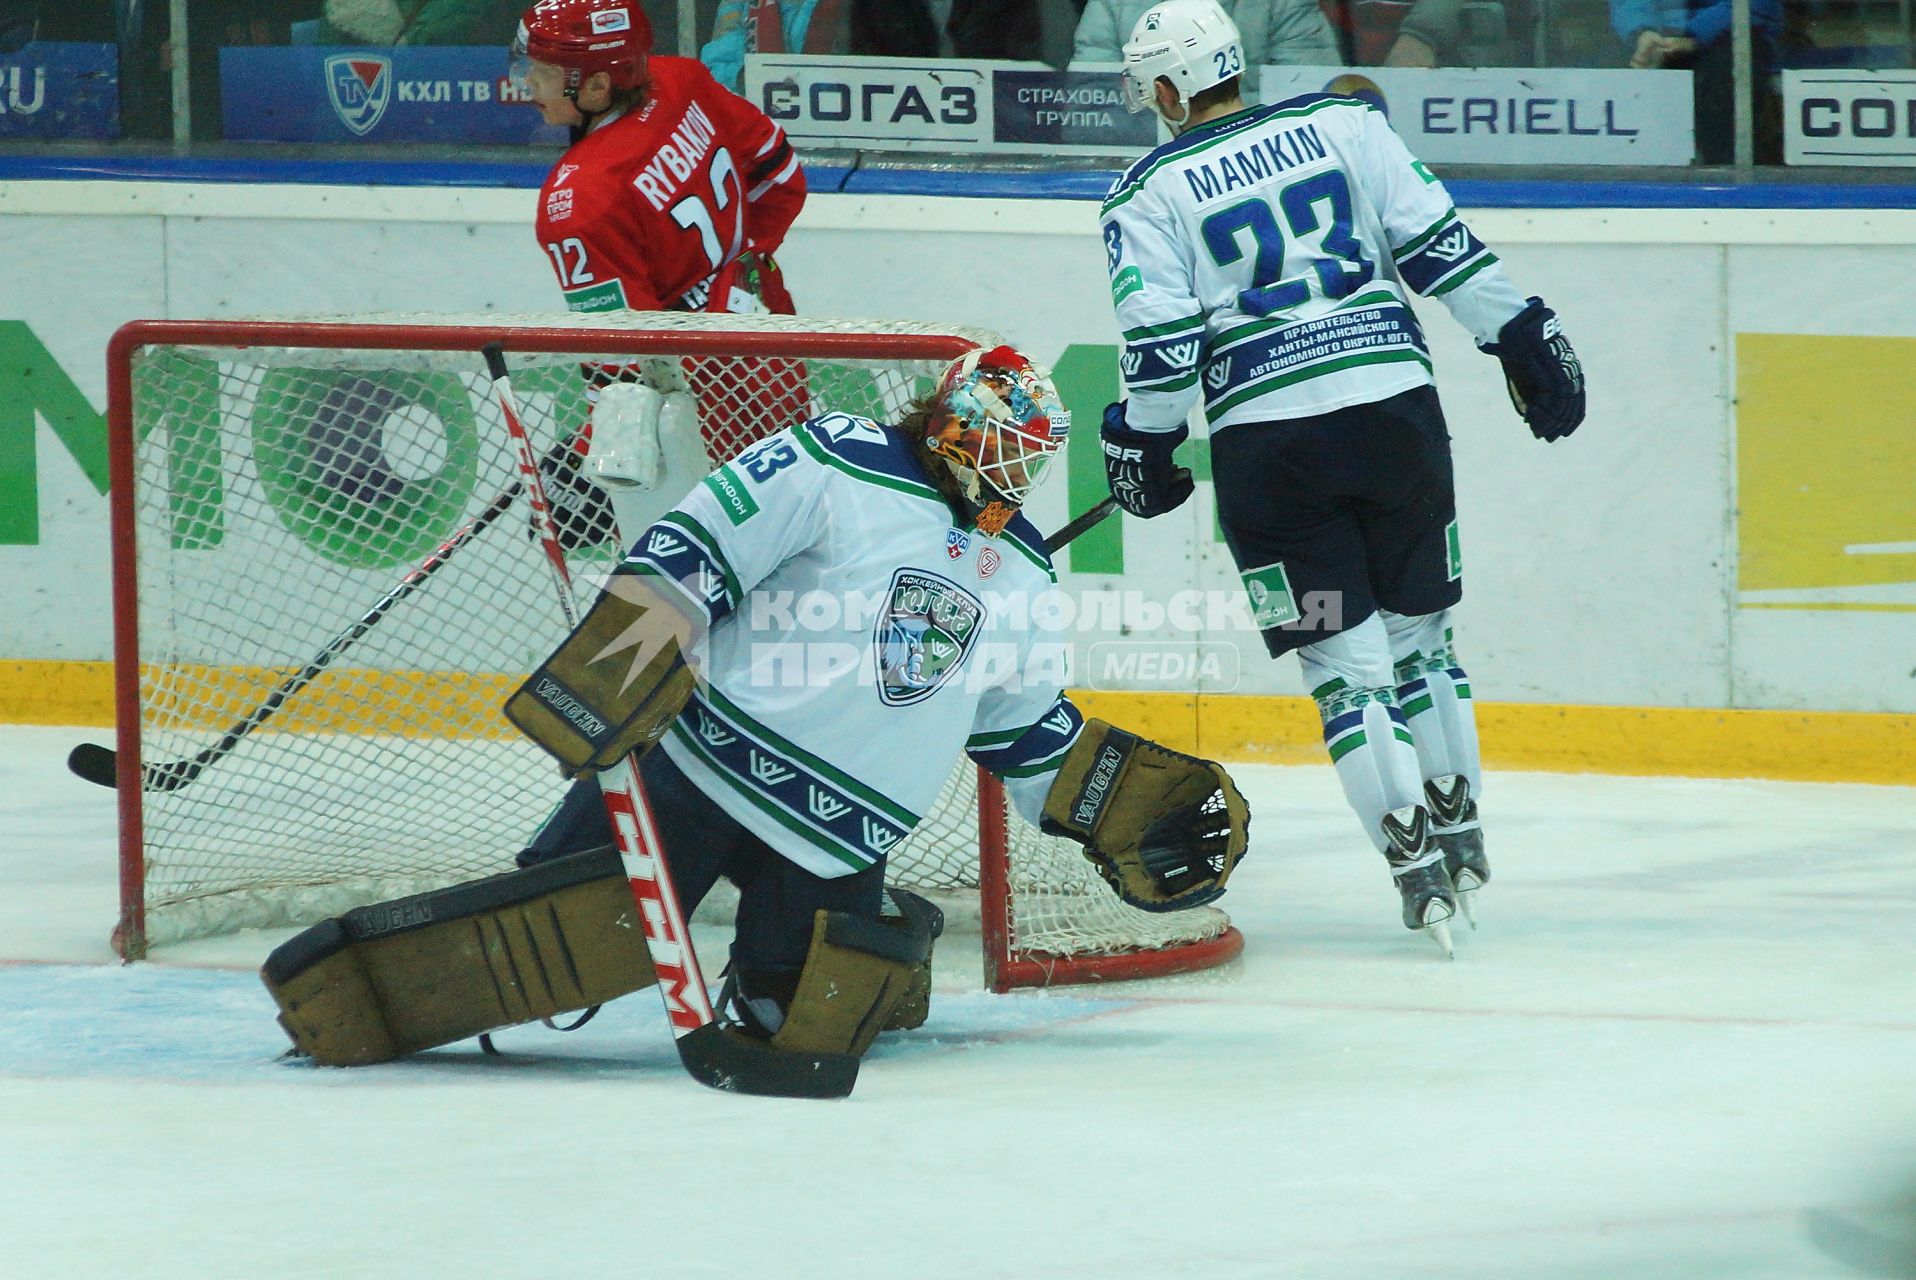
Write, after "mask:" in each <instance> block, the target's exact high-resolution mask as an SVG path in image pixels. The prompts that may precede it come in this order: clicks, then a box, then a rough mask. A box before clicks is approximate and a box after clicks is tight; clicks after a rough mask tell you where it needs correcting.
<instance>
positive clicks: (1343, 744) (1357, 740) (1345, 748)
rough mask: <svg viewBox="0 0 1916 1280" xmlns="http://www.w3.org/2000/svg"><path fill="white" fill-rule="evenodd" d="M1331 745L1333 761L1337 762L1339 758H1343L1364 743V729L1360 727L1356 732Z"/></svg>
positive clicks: (1333, 762)
mask: <svg viewBox="0 0 1916 1280" xmlns="http://www.w3.org/2000/svg"><path fill="white" fill-rule="evenodd" d="M1329 745H1330V749H1331V763H1332V764H1336V763H1337V762H1338V761H1339V760H1342V759H1343V758H1344V757H1345V756H1347V755H1349V754H1350V753H1351V752H1353V751H1355V750H1357V748H1359V747H1361V746H1363V745H1364V731H1363V730H1362V729H1359V730H1358V731H1357V732H1356V733H1352V734H1347V735H1346V736H1344V737H1342V738H1339V739H1338V740H1337V741H1336V742H1333V743H1331V744H1329Z"/></svg>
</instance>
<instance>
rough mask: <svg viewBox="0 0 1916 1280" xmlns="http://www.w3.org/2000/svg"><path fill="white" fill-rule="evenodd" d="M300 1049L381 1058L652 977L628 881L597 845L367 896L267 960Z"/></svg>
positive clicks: (327, 1060)
mask: <svg viewBox="0 0 1916 1280" xmlns="http://www.w3.org/2000/svg"><path fill="white" fill-rule="evenodd" d="M260 977H261V979H262V980H264V982H265V983H266V989H267V990H268V991H270V992H271V993H272V995H273V999H274V1000H275V1001H276V1002H277V1003H278V1005H279V1009H280V1014H279V1023H280V1026H281V1027H283V1028H284V1029H285V1031H286V1034H287V1035H288V1036H290V1037H291V1038H292V1041H293V1047H294V1049H295V1050H296V1051H297V1052H299V1053H301V1054H305V1055H307V1056H310V1057H311V1058H312V1059H313V1060H314V1061H315V1062H318V1063H320V1064H322V1065H324V1066H331V1067H356V1066H365V1065H367V1064H370V1063H375V1062H386V1061H389V1060H391V1059H393V1058H397V1057H401V1056H403V1055H405V1054H409V1053H417V1052H418V1051H420V1050H422V1049H431V1048H434V1047H436V1046H438V1045H442V1044H451V1043H452V1042H454V1041H456V1040H464V1039H467V1038H468V1037H471V1036H476V1035H479V1034H481V1033H482V1032H486V1031H493V1030H497V1029H498V1028H500V1027H510V1026H517V1025H518V1024H520V1023H524V1022H533V1021H536V1020H538V1019H540V1018H551V1017H556V1016H557V1015H559V1014H562V1013H569V1012H572V1011H573V1010H577V1009H586V1008H590V1007H592V1006H594V1005H600V1004H604V1003H605V1002H606V1001H608V1000H612V999H614V998H616V997H618V996H622V995H626V994H628V993H630V992H633V991H638V990H641V989H642V988H645V987H648V986H651V985H652V984H653V983H654V982H655V981H657V978H658V973H657V970H656V969H655V968H654V967H653V965H652V960H651V956H650V955H649V954H648V952H647V951H646V946H645V938H644V932H643V930H642V929H641V928H640V922H639V920H638V909H637V907H636V906H635V905H634V903H633V900H632V888H631V884H630V882H628V881H627V880H626V877H625V870H624V867H623V865H622V864H621V862H620V860H619V856H618V855H617V854H616V853H612V852H610V851H607V850H597V851H594V852H591V853H582V854H577V855H574V856H572V857H567V858H557V859H554V860H553V861H551V862H546V863H541V864H540V865H539V866H536V867H533V868H531V869H530V870H526V871H514V872H510V873H508V874H506V875H498V876H490V877H488V878H486V879H484V880H475V881H472V882H470V883H467V884H461V885H454V886H453V887H452V888H450V889H441V890H438V891H436V892H433V893H422V894H415V895H414V896H412V897H409V898H398V899H395V900H393V901H391V902H381V903H375V904H374V905H372V906H367V907H360V908H358V909H356V910H354V911H349V912H347V913H346V914H345V915H343V916H338V917H335V918H334V919H331V920H326V921H323V922H321V923H320V924H317V925H314V926H313V927H312V928H310V929H307V930H306V931H305V932H303V933H301V934H299V935H297V936H295V937H293V938H292V939H290V940H288V941H287V942H285V943H283V944H281V945H280V946H279V947H277V948H275V949H274V951H273V953H272V954H271V955H270V956H268V957H267V959H266V964H265V966H264V967H263V968H261V970H260Z"/></svg>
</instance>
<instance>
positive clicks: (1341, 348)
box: [1102, 0, 1584, 953]
mask: <svg viewBox="0 0 1916 1280" xmlns="http://www.w3.org/2000/svg"><path fill="white" fill-rule="evenodd" d="M1124 61H1125V66H1124V70H1123V73H1122V75H1123V89H1124V94H1125V99H1126V103H1127V105H1128V106H1130V107H1131V108H1132V109H1133V110H1142V109H1145V108H1147V107H1148V108H1150V109H1151V110H1153V111H1155V112H1156V113H1157V114H1158V116H1159V117H1160V118H1161V119H1162V120H1164V121H1165V123H1166V124H1167V125H1169V126H1170V128H1171V130H1172V132H1173V133H1174V135H1175V137H1174V138H1173V140H1172V141H1171V142H1169V143H1166V144H1165V145H1163V146H1161V147H1159V148H1157V149H1156V150H1155V151H1153V152H1151V153H1150V154H1149V155H1147V156H1145V157H1144V158H1143V159H1142V160H1140V161H1138V162H1137V163H1136V164H1134V165H1132V166H1131V167H1130V169H1129V170H1127V171H1126V172H1125V173H1124V175H1123V176H1122V177H1121V178H1120V179H1119V180H1118V181H1117V182H1116V183H1115V184H1114V185H1113V186H1112V188H1111V191H1110V194H1109V195H1108V196H1107V197H1106V198H1105V201H1104V205H1103V210H1102V222H1103V233H1104V248H1105V254H1106V259H1107V263H1108V266H1109V269H1110V276H1111V297H1112V302H1113V305H1114V306H1115V308H1116V310H1117V317H1118V324H1119V327H1120V328H1121V329H1122V330H1123V336H1124V349H1123V354H1122V358H1121V366H1122V369H1123V377H1124V388H1125V391H1126V393H1127V395H1126V398H1125V399H1124V400H1123V401H1121V402H1120V403H1117V404H1113V405H1112V406H1110V407H1109V408H1108V409H1107V410H1106V411H1105V415H1104V422H1103V431H1102V435H1103V444H1104V450H1105V461H1106V471H1107V475H1108V478H1109V480H1110V483H1111V489H1112V492H1113V493H1114V494H1115V495H1116V496H1117V498H1118V500H1119V502H1120V503H1122V504H1123V505H1124V507H1125V508H1126V509H1127V510H1128V511H1130V512H1131V513H1133V514H1135V515H1140V516H1155V515H1161V514H1163V513H1164V512H1166V511H1169V510H1171V509H1172V508H1173V507H1176V506H1177V505H1178V504H1180V503H1182V502H1183V501H1184V500H1185V499H1186V498H1187V497H1189V496H1190V494H1191V492H1192V487H1193V486H1192V481H1191V477H1190V474H1189V472H1188V471H1186V470H1184V469H1183V468H1181V467H1177V466H1176V465H1175V464H1174V462H1173V460H1172V454H1173V451H1174V450H1175V449H1176V447H1177V446H1178V444H1179V443H1180V442H1182V441H1183V440H1184V439H1185V436H1186V434H1187V427H1186V419H1187V416H1188V414H1189V413H1190V411H1191V409H1192V408H1193V406H1194V405H1195V403H1196V402H1197V401H1198V399H1199V397H1200V396H1201V397H1202V399H1203V406H1204V413H1205V417H1206V419H1207V420H1208V422H1209V425H1210V432H1211V473H1212V478H1213V483H1214V486H1215V490H1216V497H1217V508H1218V517H1219V521H1220V523H1221V525H1222V527H1223V530H1224V535H1225V539H1226V541H1227V543H1228V544H1229V546H1230V548H1231V553H1232V555H1233V557H1234V558H1235V560H1236V561H1237V566H1238V570H1239V572H1240V573H1241V575H1242V576H1243V579H1244V583H1245V587H1246V590H1247V592H1248V593H1249V595H1250V598H1251V602H1252V605H1253V609H1254V613H1255V617H1256V621H1257V624H1258V626H1259V627H1260V628H1261V629H1262V631H1263V634H1264V639H1265V643H1266V646H1267V647H1268V648H1269V650H1270V652H1271V654H1272V656H1274V657H1275V656H1280V655H1282V654H1284V653H1286V652H1289V651H1291V650H1293V649H1295V650H1297V651H1298V656H1299V660H1300V661H1301V662H1302V664H1303V669H1304V675H1305V679H1306V686H1307V687H1308V688H1309V689H1310V691H1311V694H1312V696H1313V697H1314V698H1315V699H1316V701H1317V706H1318V711H1319V714H1320V716H1321V717H1322V720H1323V726H1324V741H1325V743H1326V744H1327V746H1328V747H1329V750H1330V754H1331V759H1332V760H1333V761H1334V762H1335V764H1336V767H1337V771H1338V775H1339V778H1340V780H1341V781H1342V783H1343V786H1344V791H1345V795H1346V796H1347V798H1348V799H1349V801H1350V803H1351V805H1352V807H1353V808H1354V809H1355V810H1356V811H1357V814H1358V817H1359V819H1360V820H1361V821H1362V823H1363V825H1364V828H1365V830H1366V832H1367V833H1368V834H1369V835H1370V837H1371V839H1372V841H1373V843H1374V844H1375V845H1376V846H1377V848H1378V849H1379V850H1380V851H1381V852H1382V853H1383V854H1384V856H1385V858H1386V859H1387V860H1388V862H1389V865H1390V869H1391V873H1392V875H1393V877H1394V878H1395V881H1396V884H1397V887H1398V889H1399V891H1400V893H1401V895H1402V902H1403V918H1404V923H1405V925H1406V926H1407V927H1409V928H1412V929H1424V930H1427V931H1428V932H1429V933H1430V935H1431V936H1432V937H1433V938H1435V939H1436V940H1437V942H1438V943H1439V945H1440V946H1442V947H1443V948H1444V950H1445V951H1446V952H1447V953H1448V952H1449V951H1450V938H1449V929H1448V925H1447V924H1446V923H1445V922H1446V921H1448V920H1449V919H1450V918H1451V916H1452V915H1453V913H1454V910H1455V908H1456V906H1457V904H1458V900H1459V895H1463V905H1464V909H1465V911H1466V913H1467V914H1470V915H1472V916H1473V923H1474V913H1472V912H1471V911H1470V902H1469V895H1470V894H1471V893H1472V892H1473V891H1474V890H1476V889H1478V888H1480V887H1481V886H1482V885H1483V884H1484V883H1485V882H1486V881H1487V880H1488V879H1489V878H1490V866H1489V862H1488V861H1487V860H1486V858H1485V855H1484V847H1483V837H1482V830H1481V827H1480V825H1479V819H1478V807H1477V806H1478V797H1479V796H1480V794H1481V792H1482V774H1481V771H1480V769H1479V764H1478V752H1477V733H1476V725H1475V720H1474V718H1473V713H1472V710H1471V703H1470V686H1469V682H1468V680H1467V679H1466V677H1465V675H1464V672H1463V669H1462V668H1461V667H1460V666H1459V664H1458V661H1457V657H1456V654H1455V650H1454V648H1453V646H1452V638H1451V637H1452V631H1451V621H1450V608H1451V606H1453V605H1455V604H1456V603H1457V601H1458V600H1459V599H1460V597H1461V594H1462V569H1461V566H1460V563H1459V553H1458V540H1457V525H1456V508H1455V495H1454V492H1453V488H1452V480H1451V463H1450V444H1449V435H1448V433H1447V431H1446V429H1445V425H1444V419H1443V414H1442V411H1441V409H1440V408H1439V406H1438V402H1437V395H1436V390H1435V387H1434V385H1433V379H1432V372H1431V361H1430V355H1429V352H1428V350H1427V348H1426V345H1425V342H1424V335H1423V332H1422V330H1421V329H1420V328H1419V325H1418V321H1417V317H1416V316H1415V315H1414V314H1413V313H1412V312H1411V309H1410V307H1409V305H1408V297H1407V293H1406V291H1407V290H1409V291H1415V292H1416V293H1419V294H1422V295H1424V296H1425V297H1431V298H1438V299H1441V300H1442V301H1443V303H1444V304H1445V305H1446V306H1447V307H1448V308H1449V309H1450V312H1451V314H1452V315H1453V316H1454V317H1455V318H1456V319H1457V320H1458V321H1459V322H1460V323H1462V324H1463V325H1464V327H1465V328H1467V329H1469V330H1470V332H1471V333H1472V334H1474V335H1475V336H1476V338H1477V340H1478V344H1479V346H1481V347H1482V348H1483V349H1484V350H1485V351H1487V352H1489V353H1491V354H1493V355H1496V356H1498V357H1499V358H1500V359H1501V360H1502V362H1503V366H1504V371H1505V374H1506V377H1507V381H1508V385H1509V388H1510V393H1511V399H1512V401H1513V403H1514V404H1515V405H1516V408H1517V411H1518V413H1519V414H1521V415H1522V416H1523V417H1524V419H1525V420H1526V422H1527V423H1528V424H1529V426H1530V428H1531V430H1532V432H1533V433H1534V434H1536V435H1537V436H1538V437H1539V438H1541V439H1544V440H1557V439H1560V438H1561V437H1563V436H1567V435H1569V434H1570V433H1571V432H1572V431H1574V430H1576V428H1577V426H1578V424H1579V423H1580V422H1581V421H1582V419H1583V412H1584V390H1583V373H1582V369H1581V367H1580V366H1579V364H1578V362H1577V358H1576V355H1575V353H1574V352H1573V351H1572V350H1571V347H1570V344H1569V342H1568V340H1567V339H1566V338H1565V337H1564V335H1563V331H1562V326H1561V325H1560V324H1559V323H1558V321H1557V317H1556V315H1555V313H1553V312H1552V311H1551V310H1550V308H1548V307H1546V306H1544V305H1543V302H1542V301H1541V300H1540V299H1538V298H1530V299H1528V300H1526V299H1525V298H1524V296H1523V295H1522V294H1520V293H1519V292H1518V291H1517V290H1516V289H1515V288H1514V287H1513V286H1512V285H1511V283H1510V282H1509V280H1508V278H1507V277H1506V276H1505V274H1504V271H1503V268H1502V266H1501V265H1499V263H1498V259H1497V257H1496V255H1495V254H1493V253H1491V252H1490V250H1489V249H1488V248H1486V247H1485V246H1484V245H1483V243H1482V242H1481V241H1479V240H1478V239H1477V237H1476V236H1475V235H1474V234H1473V233H1472V232H1471V230H1470V228H1469V227H1468V226H1466V225H1465V224H1464V223H1463V222H1462V220H1460V219H1459V218H1458V216H1457V212H1456V209H1455V208H1454V207H1453V206H1452V204H1451V201H1450V197H1449V196H1448V195H1447V194H1446V193H1445V191H1444V188H1443V184H1442V183H1440V182H1438V180H1437V179H1436V177H1435V176H1434V175H1433V174H1432V173H1431V172H1430V171H1429V170H1428V169H1426V168H1425V167H1424V166H1423V165H1422V164H1421V163H1419V162H1418V161H1417V160H1416V159H1415V158H1414V157H1413V156H1412V155H1411V154H1410V152H1409V151H1408V150H1407V149H1406V148H1405V147H1404V144H1403V143H1402V142H1401V141H1400V140H1399V139H1398V137H1397V135H1396V134H1395V133H1393V132H1392V131H1391V129H1390V126H1389V124H1388V123H1387V121H1386V120H1385V118H1384V115H1383V113H1382V112H1381V111H1379V110H1377V109H1376V108H1374V107H1371V106H1369V105H1367V104H1365V103H1363V102H1360V101H1357V100H1355V99H1351V98H1343V97H1336V96H1332V95H1329V94H1307V95H1304V96H1302V97H1298V98H1293V99H1290V100H1289V101H1286V102H1281V103H1278V104H1276V105H1273V106H1268V107H1260V108H1250V109H1247V108H1246V107H1245V106H1244V103H1243V101H1242V100H1241V98H1240V97H1239V94H1238V85H1239V77H1240V75H1241V74H1245V73H1249V72H1253V71H1254V68H1250V67H1246V66H1244V65H1243V54H1242V49H1241V46H1240V44H1239V42H1238V34H1237V30H1236V28H1235V27H1234V26H1233V25H1232V23H1231V20H1230V18H1229V17H1228V16H1226V15H1225V14H1224V12H1223V11H1222V10H1221V9H1220V8H1219V7H1218V6H1217V5H1216V4H1215V3H1213V2H1212V0H1166V3H1163V4H1159V5H1157V6H1156V7H1155V8H1152V9H1150V10H1148V11H1146V12H1145V14H1144V15H1143V16H1142V17H1141V18H1140V19H1139V21H1138V23H1137V26H1136V27H1135V29H1134V30H1133V32H1132V35H1131V39H1130V42H1129V43H1128V44H1126V45H1125V49H1124Z"/></svg>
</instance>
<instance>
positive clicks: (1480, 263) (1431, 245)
mask: <svg viewBox="0 0 1916 1280" xmlns="http://www.w3.org/2000/svg"><path fill="white" fill-rule="evenodd" d="M1362 137H1363V147H1364V165H1363V176H1364V187H1365V190H1366V192H1367V193H1368V194H1369V195H1370V197H1371V199H1372V200H1373V201H1374V202H1375V204H1376V208H1377V212H1378V216H1379V218H1380V220H1381V221H1382V222H1383V224H1384V235H1385V237H1386V238H1387V239H1388V240H1389V241H1390V250H1391V257H1392V259H1393V260H1394V261H1395V262H1396V264H1397V274H1398V276H1399V278H1401V279H1402V280H1403V282H1404V283H1405V284H1407V285H1409V286H1410V287H1411V288H1412V289H1414V290H1416V291H1417V292H1418V293H1421V294H1423V295H1424V296H1425V297H1427V298H1437V299H1439V300H1440V301H1442V302H1443V304H1444V305H1445V306H1446V307H1448V308H1450V314H1451V315H1452V316H1454V317H1456V319H1457V322H1458V323H1459V324H1461V325H1463V326H1464V328H1466V329H1468V330H1470V332H1471V333H1472V334H1474V335H1475V336H1476V338H1477V340H1478V341H1479V342H1494V341H1496V339H1497V331H1498V330H1500V329H1502V328H1503V326H1504V322H1505V321H1507V320H1509V319H1510V318H1511V317H1512V316H1514V315H1516V314H1517V313H1518V312H1519V311H1522V310H1523V309H1524V297H1523V295H1522V294H1521V293H1518V292H1517V289H1516V287H1515V286H1514V285H1512V284H1511V283H1510V279H1509V277H1507V276H1506V275H1505V274H1504V270H1503V266H1502V264H1501V263H1500V262H1499V261H1498V258H1497V255H1496V254H1494V253H1492V252H1491V251H1490V249H1489V247H1488V246H1487V245H1485V244H1484V242H1483V241H1481V240H1479V239H1478V238H1477V236H1476V233H1475V232H1473V231H1471V229H1470V228H1469V227H1468V226H1466V225H1465V224H1464V221H1463V219H1461V218H1459V217H1458V216H1457V208H1456V206H1455V205H1453V204H1452V203H1451V200H1450V193H1449V192H1448V191H1445V190H1444V184H1443V183H1441V182H1439V181H1438V180H1437V175H1436V174H1434V173H1432V172H1431V171H1430V170H1429V169H1427V168H1425V167H1424V165H1423V162H1422V161H1420V160H1418V159H1417V158H1416V157H1415V156H1413V155H1411V153H1410V148H1408V147H1406V146H1405V145H1404V141H1403V139H1402V138H1399V137H1398V136H1397V134H1396V132H1395V131H1394V130H1393V129H1392V128H1391V127H1390V125H1389V123H1388V122H1386V121H1385V119H1384V113H1383V112H1381V111H1377V110H1375V109H1372V110H1369V111H1366V112H1364V127H1363V135H1362Z"/></svg>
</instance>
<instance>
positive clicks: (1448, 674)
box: [1384, 609, 1483, 798]
mask: <svg viewBox="0 0 1916 1280" xmlns="http://www.w3.org/2000/svg"><path fill="white" fill-rule="evenodd" d="M1384 623H1385V626H1386V628H1387V629H1388V630H1389V632H1390V640H1391V656H1392V658H1393V659H1394V666H1395V678H1396V684H1397V704H1398V706H1399V707H1401V708H1402V709H1403V712H1404V717H1405V720H1406V721H1407V723H1408V724H1409V725H1410V731H1411V734H1412V736H1413V737H1414V738H1415V739H1416V744H1417V760H1418V764H1419V766H1420V769H1421V771H1422V773H1423V776H1424V777H1425V778H1427V779H1428V778H1441V777H1445V776H1448V775H1451V774H1455V775H1458V776H1460V777H1462V778H1464V779H1466V780H1468V781H1469V783H1470V794H1471V796H1472V798H1477V797H1480V796H1482V795H1483V766H1482V762H1481V760H1480V758H1479V756H1478V751H1477V715H1476V712H1475V711H1474V710H1473V709H1472V703H1471V697H1470V678H1469V677H1468V676H1466V675H1465V674H1464V669H1463V668H1462V667H1461V666H1459V665H1458V663H1457V655H1456V651H1455V649H1454V648H1453V647H1452V634H1453V633H1452V628H1451V625H1450V611H1449V610H1448V609H1446V610H1444V611H1443V612H1441V613H1431V614H1425V615H1423V616H1421V617H1415V618H1407V617H1403V616H1402V615H1399V614H1394V613H1386V614H1384Z"/></svg>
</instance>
